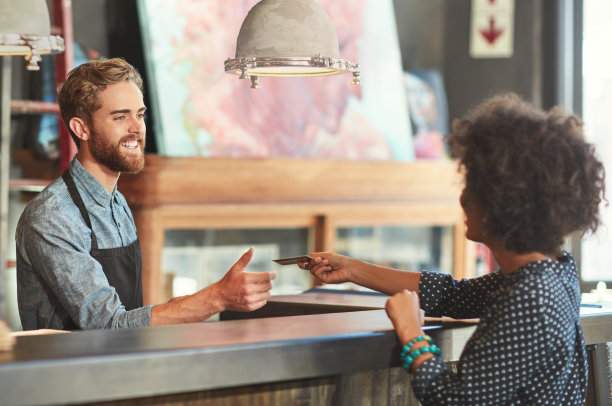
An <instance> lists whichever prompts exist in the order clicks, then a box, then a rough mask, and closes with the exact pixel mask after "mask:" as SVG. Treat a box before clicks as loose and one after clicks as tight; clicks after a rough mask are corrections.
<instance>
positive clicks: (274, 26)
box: [225, 0, 360, 89]
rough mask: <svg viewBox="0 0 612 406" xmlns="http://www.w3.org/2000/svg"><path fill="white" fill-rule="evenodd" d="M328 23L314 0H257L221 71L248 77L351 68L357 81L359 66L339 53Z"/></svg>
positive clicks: (255, 79) (324, 72)
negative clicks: (233, 52)
mask: <svg viewBox="0 0 612 406" xmlns="http://www.w3.org/2000/svg"><path fill="white" fill-rule="evenodd" d="M339 54H340V51H339V47H338V37H337V36H336V30H335V29H334V25H333V23H332V21H331V19H330V18H329V16H328V15H327V13H325V10H323V8H322V7H321V6H320V5H319V4H318V3H317V2H316V0H262V1H260V2H259V3H257V4H256V5H255V6H253V8H252V9H251V10H250V11H249V13H248V14H247V16H246V18H245V19H244V22H243V23H242V27H241V28H240V33H239V34H238V40H237V41H236V56H235V58H233V59H230V58H228V59H227V60H226V61H225V71H226V72H227V73H233V74H236V75H239V77H240V79H251V87H252V88H255V89H256V88H259V87H261V85H260V84H259V77H260V76H277V77H297V76H311V77H312V76H325V75H335V74H338V73H344V72H347V73H352V74H353V81H352V84H354V85H358V84H360V77H359V75H360V72H359V65H358V64H356V63H352V62H349V61H347V60H345V59H341V58H340V55H339Z"/></svg>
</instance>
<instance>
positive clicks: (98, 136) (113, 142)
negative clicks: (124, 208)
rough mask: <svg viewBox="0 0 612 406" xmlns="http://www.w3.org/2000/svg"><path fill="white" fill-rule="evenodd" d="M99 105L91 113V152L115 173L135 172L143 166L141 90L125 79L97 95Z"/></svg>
mask: <svg viewBox="0 0 612 406" xmlns="http://www.w3.org/2000/svg"><path fill="white" fill-rule="evenodd" d="M98 99H99V102H100V105H101V107H100V108H99V109H98V110H96V111H95V112H94V113H93V115H92V124H91V136H90V139H89V141H88V143H89V149H90V151H91V155H92V156H93V157H94V158H95V159H96V160H97V161H98V163H100V164H101V165H104V166H106V167H107V168H108V169H110V170H111V171H114V172H125V173H137V172H140V171H141V170H142V168H143V167H144V147H145V134H146V126H145V123H144V113H145V110H146V107H145V106H144V102H143V98H142V93H141V92H140V89H138V87H137V86H136V85H135V84H133V83H132V82H129V81H125V82H121V83H117V84H114V85H110V86H108V87H107V88H106V89H104V90H103V91H102V92H100V94H99V95H98Z"/></svg>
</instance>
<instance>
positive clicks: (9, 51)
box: [0, 0, 64, 70]
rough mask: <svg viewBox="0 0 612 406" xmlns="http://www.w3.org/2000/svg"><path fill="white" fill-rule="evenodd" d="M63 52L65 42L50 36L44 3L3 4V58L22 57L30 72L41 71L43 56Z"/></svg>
mask: <svg viewBox="0 0 612 406" xmlns="http://www.w3.org/2000/svg"><path fill="white" fill-rule="evenodd" d="M62 51H64V40H63V39H62V38H61V37H59V36H57V35H51V25H50V23H49V9H48V8H47V2H46V1H45V0H0V55H23V56H24V57H25V59H26V61H28V65H27V66H26V68H27V69H28V70H39V69H40V67H39V66H38V62H40V60H41V55H45V54H53V53H58V52H62Z"/></svg>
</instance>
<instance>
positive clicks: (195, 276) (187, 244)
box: [162, 228, 312, 298]
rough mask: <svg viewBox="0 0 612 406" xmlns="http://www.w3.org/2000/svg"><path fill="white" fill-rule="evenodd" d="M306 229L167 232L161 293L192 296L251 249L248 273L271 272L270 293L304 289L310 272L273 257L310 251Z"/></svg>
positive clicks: (296, 291) (309, 277)
mask: <svg viewBox="0 0 612 406" xmlns="http://www.w3.org/2000/svg"><path fill="white" fill-rule="evenodd" d="M310 233H311V230H310V229H308V228H295V229H293V228H292V229H204V230H167V231H166V233H165V245H164V251H163V255H162V269H163V271H164V274H165V275H164V276H165V289H166V292H165V294H166V296H167V297H168V298H169V297H174V296H181V295H186V294H191V293H194V292H196V291H197V290H199V289H202V288H204V287H206V286H208V285H210V284H212V283H214V282H216V281H218V280H219V279H221V278H222V277H223V275H225V273H226V272H227V271H228V270H229V269H230V268H231V267H232V265H233V264H234V263H235V262H236V261H237V260H238V258H240V256H241V255H242V254H243V253H244V252H245V251H247V250H248V249H249V248H251V247H253V248H254V252H253V259H252V260H251V262H250V264H249V266H248V267H247V271H253V272H260V271H272V270H275V271H276V280H275V281H274V282H273V289H272V294H291V293H298V292H303V291H304V290H307V289H309V288H311V287H312V278H311V276H310V273H309V272H308V271H304V270H302V269H299V268H298V267H297V265H288V266H280V265H278V264H276V263H275V262H272V260H273V259H276V258H281V257H291V256H297V255H302V254H305V253H308V252H310V251H311V250H310V243H309V242H310V241H311V239H310Z"/></svg>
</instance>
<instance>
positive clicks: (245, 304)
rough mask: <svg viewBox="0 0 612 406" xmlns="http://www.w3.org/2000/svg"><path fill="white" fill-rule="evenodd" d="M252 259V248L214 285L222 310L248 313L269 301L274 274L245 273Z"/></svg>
mask: <svg viewBox="0 0 612 406" xmlns="http://www.w3.org/2000/svg"><path fill="white" fill-rule="evenodd" d="M251 258H253V248H251V249H249V250H248V251H247V252H245V253H244V254H242V256H241V257H240V259H239V260H238V261H237V262H236V263H235V264H234V266H232V267H231V268H230V270H229V271H227V273H226V274H225V276H223V278H222V279H221V280H220V281H219V282H217V283H215V285H217V288H218V294H219V300H220V302H221V303H222V305H221V306H222V308H223V310H237V311H243V312H250V311H253V310H256V309H259V308H260V307H262V306H263V305H265V304H266V302H267V301H268V299H270V289H272V280H274V279H276V272H245V269H246V267H247V265H248V264H249V262H250V261H251Z"/></svg>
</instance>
